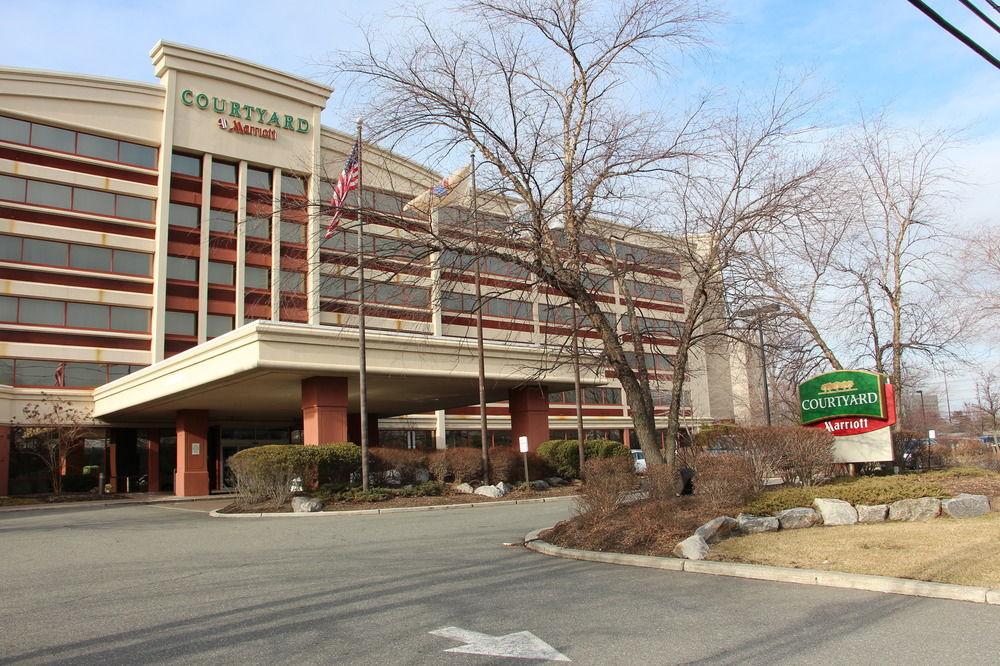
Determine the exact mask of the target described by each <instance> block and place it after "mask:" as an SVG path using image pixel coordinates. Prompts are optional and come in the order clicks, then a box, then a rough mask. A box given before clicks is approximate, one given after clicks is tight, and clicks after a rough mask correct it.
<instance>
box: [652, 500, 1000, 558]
mask: <svg viewBox="0 0 1000 666" xmlns="http://www.w3.org/2000/svg"><path fill="white" fill-rule="evenodd" d="M991 508H992V504H991V502H990V498H989V497H987V496H986V495H970V494H968V493H959V494H958V495H956V496H955V497H952V498H947V499H943V500H942V499H938V498H937V497H917V498H912V499H901V500H896V501H895V502H893V503H891V504H875V505H867V504H858V505H856V506H855V505H852V504H851V503H850V502H846V501H844V500H841V499H829V498H825V497H817V498H815V499H813V506H812V508H810V507H796V508H792V509H785V510H783V511H779V512H777V513H776V514H774V515H773V516H754V515H750V514H745V513H741V514H739V515H738V516H736V518H735V519H734V518H731V517H729V516H719V517H718V518H713V519H712V520H710V521H708V522H707V523H705V524H704V525H702V526H701V527H699V528H698V529H696V530H695V531H694V533H692V534H691V536H689V537H688V538H686V539H684V540H683V541H681V542H680V543H678V544H677V545H676V546H675V547H674V550H673V553H672V554H673V556H674V557H677V558H680V559H686V560H704V559H705V558H706V557H708V552H709V545H710V544H712V543H716V542H717V541H720V540H722V539H724V538H727V537H729V536H742V535H747V534H758V533H761V532H776V531H778V530H789V529H803V528H808V527H821V526H824V525H825V526H835V525H857V524H859V523H862V524H872V523H881V522H917V521H919V522H924V521H928V520H931V519H933V518H937V517H939V516H947V517H950V518H955V519H964V518H978V517H979V516H985V515H986V514H987V513H989V512H990V510H991ZM730 521H731V523H732V529H729V530H726V531H724V532H721V531H718V530H717V527H716V526H717V525H719V524H720V523H723V524H724V523H726V522H730Z"/></svg>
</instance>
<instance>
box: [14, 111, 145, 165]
mask: <svg viewBox="0 0 1000 666" xmlns="http://www.w3.org/2000/svg"><path fill="white" fill-rule="evenodd" d="M0 141H9V142H11V143H19V144H21V145H24V146H36V147H38V148H46V149H48V150H55V151H58V152H60V153H70V154H73V155H82V156H84V157H93V158H96V159H99V160H106V161H108V162H119V163H122V164H131V165H134V166H140V167H145V168H147V169H155V168H156V154H157V151H156V148H153V147H152V146H144V145H142V144H138V143H132V142H130V141H121V140H119V139H109V138H107V137H103V136H97V135H95V134H87V133H86V132H76V131H73V130H68V129H62V128H61V127H52V126H51V125H42V124H41V123H34V122H29V121H27V120H18V119H17V118H8V117H6V116H0Z"/></svg>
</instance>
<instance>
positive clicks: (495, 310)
mask: <svg viewBox="0 0 1000 666" xmlns="http://www.w3.org/2000/svg"><path fill="white" fill-rule="evenodd" d="M482 307H483V315H485V316H487V317H503V318H506V319H528V320H530V319H532V318H533V314H532V307H531V303H530V302H529V301H515V300H513V299H510V298H500V297H496V296H489V295H484V296H483V304H482ZM441 309H442V310H446V311H448V312H475V311H476V295H475V294H462V293H458V292H454V291H446V292H444V293H443V294H442V295H441Z"/></svg>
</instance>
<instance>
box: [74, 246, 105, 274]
mask: <svg viewBox="0 0 1000 666" xmlns="http://www.w3.org/2000/svg"><path fill="white" fill-rule="evenodd" d="M69 265H70V266H72V267H73V268H83V269H85V270H91V271H105V272H108V273H110V272H111V248H107V247H94V246H93V245H73V246H71V247H70V251H69Z"/></svg>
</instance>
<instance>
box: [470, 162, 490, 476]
mask: <svg viewBox="0 0 1000 666" xmlns="http://www.w3.org/2000/svg"><path fill="white" fill-rule="evenodd" d="M469 162H470V165H471V167H470V169H469V177H470V178H472V182H471V189H472V202H471V205H470V208H471V211H472V230H473V234H475V237H476V351H477V355H478V357H479V358H478V361H479V439H480V444H481V446H482V465H483V484H485V485H489V483H490V450H489V445H488V444H487V442H486V440H487V438H488V437H489V428H488V427H487V422H486V357H485V353H484V351H483V289H482V282H481V275H480V265H479V261H480V255H481V254H482V251H481V248H480V246H479V214H478V213H479V204H478V202H477V201H476V198H477V193H476V151H475V150H472V151H470V152H469Z"/></svg>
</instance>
